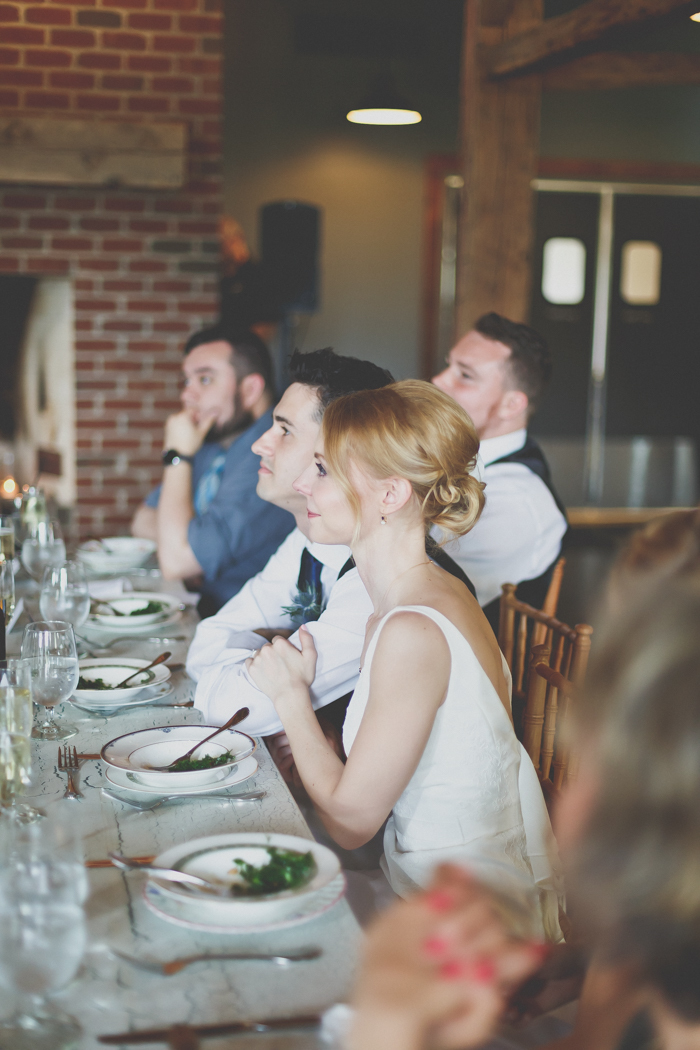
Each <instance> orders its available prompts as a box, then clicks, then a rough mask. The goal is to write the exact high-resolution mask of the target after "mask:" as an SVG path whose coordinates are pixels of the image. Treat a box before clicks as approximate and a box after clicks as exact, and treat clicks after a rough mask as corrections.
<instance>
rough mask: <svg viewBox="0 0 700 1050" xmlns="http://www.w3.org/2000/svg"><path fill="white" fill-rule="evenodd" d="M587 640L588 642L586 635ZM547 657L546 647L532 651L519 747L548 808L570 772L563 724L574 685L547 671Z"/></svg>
mask: <svg viewBox="0 0 700 1050" xmlns="http://www.w3.org/2000/svg"><path fill="white" fill-rule="evenodd" d="M587 637H588V640H589V641H590V635H588V636H587ZM579 655H580V654H579ZM550 657H551V650H550V648H549V647H548V646H547V645H534V646H533V647H532V658H531V663H530V676H529V688H528V695H527V704H526V707H525V717H524V720H523V721H524V737H523V746H524V747H525V750H526V751H527V753H528V754H529V756H530V758H531V759H532V763H533V765H534V767H535V769H536V770H537V775H538V776H539V778H540V783H541V784H542V790H543V792H544V796H545V799H546V800H547V803H548V804H550V803H551V802H552V801H553V800H554V799H555V798H556V796H557V795H558V793H559V791H560V790H561V789H562V787H564V785H565V784H566V782H567V780H568V779H569V778H570V777H571V776H572V775H573V772H574V770H573V766H574V762H573V757H572V754H571V748H570V745H569V738H568V732H567V721H568V718H569V713H570V710H571V704H572V702H573V701H574V697H575V695H576V686H575V685H574V682H573V681H572V680H571V679H570V678H566V677H565V676H564V675H563V674H561V672H560V671H556V670H555V669H554V668H553V667H550V665H549V660H550ZM586 658H587V653H586ZM579 684H580V683H579Z"/></svg>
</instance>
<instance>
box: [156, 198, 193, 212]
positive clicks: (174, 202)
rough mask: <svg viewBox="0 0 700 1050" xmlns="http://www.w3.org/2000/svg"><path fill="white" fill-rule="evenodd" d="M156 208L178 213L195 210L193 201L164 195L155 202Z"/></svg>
mask: <svg viewBox="0 0 700 1050" xmlns="http://www.w3.org/2000/svg"><path fill="white" fill-rule="evenodd" d="M154 210H155V211H167V212H173V213H174V214H176V215H185V214H187V213H189V212H191V211H192V210H193V209H192V201H191V200H183V199H182V198H177V197H176V198H174V199H170V198H168V197H163V198H162V199H161V200H157V201H156V202H155V205H154Z"/></svg>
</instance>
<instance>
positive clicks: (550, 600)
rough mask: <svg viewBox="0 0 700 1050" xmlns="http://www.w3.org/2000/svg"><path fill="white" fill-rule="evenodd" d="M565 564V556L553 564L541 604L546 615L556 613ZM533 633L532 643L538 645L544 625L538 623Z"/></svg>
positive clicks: (543, 633)
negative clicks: (534, 635) (534, 634)
mask: <svg viewBox="0 0 700 1050" xmlns="http://www.w3.org/2000/svg"><path fill="white" fill-rule="evenodd" d="M565 566H566V558H560V559H559V561H558V562H557V564H556V565H555V566H554V571H553V572H552V578H551V580H550V581H549V587H548V588H547V593H546V595H545V598H544V602H543V604H542V612H543V613H545V614H546V615H547V616H556V615H557V606H558V605H559V595H560V593H561V585H562V581H563V579H564V567H565ZM535 633H536V635H537V637H536V638H535V639H534V642H533V644H535V645H540V644H541V643H542V642H543V641H544V635H545V628H544V625H543V624H538V625H537V626H536V627H535ZM540 635H541V636H540Z"/></svg>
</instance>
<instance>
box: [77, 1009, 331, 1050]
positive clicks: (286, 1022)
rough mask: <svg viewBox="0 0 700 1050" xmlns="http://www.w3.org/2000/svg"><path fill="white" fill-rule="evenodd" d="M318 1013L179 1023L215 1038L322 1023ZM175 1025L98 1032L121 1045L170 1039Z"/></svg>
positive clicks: (201, 1036) (106, 1040) (202, 1036)
mask: <svg viewBox="0 0 700 1050" xmlns="http://www.w3.org/2000/svg"><path fill="white" fill-rule="evenodd" d="M320 1022H321V1018H320V1017H319V1016H318V1014H310V1015H309V1016H308V1017H283V1018H280V1019H278V1020H275V1021H228V1022H226V1021H224V1022H222V1023H221V1024H203V1025H178V1026H177V1027H178V1028H179V1029H185V1030H189V1031H190V1032H193V1033H194V1034H195V1035H196V1036H197V1037H198V1038H199V1039H216V1038H217V1037H218V1036H222V1035H235V1034H236V1033H237V1032H277V1031H279V1030H280V1029H284V1028H314V1027H316V1026H317V1025H318V1024H320ZM171 1032H172V1028H143V1029H141V1031H140V1032H121V1033H119V1034H118V1035H99V1036H98V1037H97V1038H98V1041H99V1042H100V1043H105V1044H106V1045H107V1046H121V1045H122V1043H124V1044H127V1043H131V1044H138V1043H167V1042H168V1039H169V1038H170V1035H171Z"/></svg>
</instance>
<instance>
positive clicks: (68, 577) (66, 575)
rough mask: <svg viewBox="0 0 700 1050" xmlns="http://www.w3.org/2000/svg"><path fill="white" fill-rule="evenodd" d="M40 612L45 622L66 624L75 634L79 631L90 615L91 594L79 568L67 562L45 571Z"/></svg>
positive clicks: (79, 566)
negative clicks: (60, 621)
mask: <svg viewBox="0 0 700 1050" xmlns="http://www.w3.org/2000/svg"><path fill="white" fill-rule="evenodd" d="M39 608H40V609H41V615H42V616H43V617H44V618H45V619H46V620H65V622H66V623H71V624H73V627H74V629H75V630H77V629H78V627H82V625H83V624H84V623H85V621H86V620H87V618H88V613H89V612H90V592H89V590H88V582H87V577H86V576H85V570H84V569H83V567H82V565H79V564H78V562H76V561H67V562H65V563H64V564H63V565H59V566H49V567H48V568H47V569H45V570H44V580H43V583H42V586H41V597H40V599H39Z"/></svg>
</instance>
